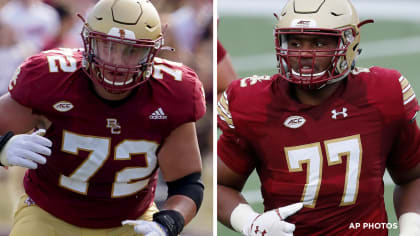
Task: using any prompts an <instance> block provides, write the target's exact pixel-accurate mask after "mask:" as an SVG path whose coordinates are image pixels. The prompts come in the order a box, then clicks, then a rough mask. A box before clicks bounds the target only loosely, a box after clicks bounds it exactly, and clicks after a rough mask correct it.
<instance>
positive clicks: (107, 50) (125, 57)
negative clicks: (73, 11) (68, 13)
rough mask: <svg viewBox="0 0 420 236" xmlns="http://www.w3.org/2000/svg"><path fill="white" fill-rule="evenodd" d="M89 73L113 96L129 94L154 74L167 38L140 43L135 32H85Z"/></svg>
mask: <svg viewBox="0 0 420 236" xmlns="http://www.w3.org/2000/svg"><path fill="white" fill-rule="evenodd" d="M82 39H83V43H84V47H85V52H84V61H83V62H84V65H83V68H84V69H85V71H86V73H87V74H88V75H89V77H90V78H91V79H92V80H93V82H95V83H99V84H100V85H101V86H103V87H104V88H105V89H106V90H107V91H109V92H111V93H122V92H125V91H128V90H130V89H132V88H134V87H136V86H138V85H140V84H141V83H143V82H144V81H146V80H147V79H148V78H149V77H150V76H151V74H152V66H153V59H154V57H155V56H156V54H157V53H158V52H159V50H160V49H161V48H162V46H163V38H162V37H161V36H160V37H158V38H157V39H156V40H144V39H136V38H135V37H134V35H133V34H131V31H129V30H124V29H119V28H112V29H111V30H110V32H109V33H108V34H104V33H100V32H97V31H93V30H90V28H89V26H88V25H87V24H86V23H85V26H84V27H83V30H82Z"/></svg>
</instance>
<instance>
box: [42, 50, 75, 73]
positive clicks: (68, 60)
mask: <svg viewBox="0 0 420 236" xmlns="http://www.w3.org/2000/svg"><path fill="white" fill-rule="evenodd" d="M44 53H57V54H61V55H50V56H47V60H48V66H49V68H50V72H53V73H54V72H59V71H60V70H61V71H64V72H75V71H76V70H77V61H76V58H74V57H73V53H74V50H72V49H68V48H63V49H59V50H49V51H45V52H44ZM56 62H58V66H57V63H56Z"/></svg>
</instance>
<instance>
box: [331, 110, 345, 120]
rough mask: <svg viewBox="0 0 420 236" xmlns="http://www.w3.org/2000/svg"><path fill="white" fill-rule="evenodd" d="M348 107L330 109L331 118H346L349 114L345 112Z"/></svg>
mask: <svg viewBox="0 0 420 236" xmlns="http://www.w3.org/2000/svg"><path fill="white" fill-rule="evenodd" d="M347 111H348V109H347V108H346V107H343V109H342V110H341V111H337V110H336V109H334V110H332V111H331V114H332V115H331V118H333V119H334V120H337V119H340V118H346V117H347V116H349V114H348V113H347Z"/></svg>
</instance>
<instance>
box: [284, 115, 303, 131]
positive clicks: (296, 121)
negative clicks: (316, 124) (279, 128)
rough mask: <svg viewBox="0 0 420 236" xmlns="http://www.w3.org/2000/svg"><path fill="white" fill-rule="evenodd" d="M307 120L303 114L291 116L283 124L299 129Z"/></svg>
mask: <svg viewBox="0 0 420 236" xmlns="http://www.w3.org/2000/svg"><path fill="white" fill-rule="evenodd" d="M305 122H306V120H305V118H303V117H302V116H289V117H288V118H287V119H286V120H285V121H284V123H283V124H284V126H286V127H288V128H291V129H297V128H300V127H302V125H304V124H305Z"/></svg>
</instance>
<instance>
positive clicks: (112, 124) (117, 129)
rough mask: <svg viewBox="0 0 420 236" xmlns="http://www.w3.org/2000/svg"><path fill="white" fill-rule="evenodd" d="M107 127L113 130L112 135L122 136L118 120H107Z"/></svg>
mask: <svg viewBox="0 0 420 236" xmlns="http://www.w3.org/2000/svg"><path fill="white" fill-rule="evenodd" d="M106 127H107V128H111V134H120V133H121V126H120V124H118V121H117V119H114V118H108V119H106Z"/></svg>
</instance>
